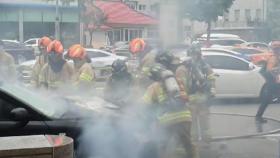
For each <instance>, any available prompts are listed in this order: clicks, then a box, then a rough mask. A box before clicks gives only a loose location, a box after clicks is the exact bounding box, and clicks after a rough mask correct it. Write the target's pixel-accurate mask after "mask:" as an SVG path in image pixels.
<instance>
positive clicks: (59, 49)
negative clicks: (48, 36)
mask: <svg viewBox="0 0 280 158" xmlns="http://www.w3.org/2000/svg"><path fill="white" fill-rule="evenodd" d="M47 53H48V62H47V64H45V65H44V66H43V68H42V70H41V72H40V76H39V83H40V85H41V86H43V87H45V88H47V89H50V90H56V89H59V88H62V86H63V85H66V84H67V83H68V84H71V81H72V77H73V73H74V70H73V67H72V66H71V65H70V64H69V63H67V62H66V61H65V60H64V59H63V46H62V44H61V42H60V41H58V40H54V41H52V42H51V43H50V44H49V45H48V47H47Z"/></svg>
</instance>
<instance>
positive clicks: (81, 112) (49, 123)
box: [0, 83, 119, 147]
mask: <svg viewBox="0 0 280 158" xmlns="http://www.w3.org/2000/svg"><path fill="white" fill-rule="evenodd" d="M46 95H47V94H46ZM118 109H119V108H118V107H117V106H115V105H113V104H111V103H108V102H106V101H104V100H103V99H101V98H98V97H91V98H87V99H84V98H82V97H81V96H68V97H62V98H60V97H59V98H57V97H56V96H54V97H51V96H50V95H48V97H46V96H44V94H41V95H39V94H38V93H34V92H32V91H30V90H28V89H26V88H24V87H23V86H20V85H15V84H13V85H12V84H9V83H1V84H0V136H21V135H37V134H50V135H58V134H61V133H64V134H66V135H67V136H69V137H71V138H73V139H74V140H75V147H77V146H78V144H79V141H78V138H79V136H80V134H81V132H82V130H83V128H84V126H85V122H87V123H91V124H94V122H95V120H97V119H100V118H102V117H106V118H112V120H115V118H116V117H118V112H116V111H118Z"/></svg>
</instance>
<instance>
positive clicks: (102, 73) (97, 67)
mask: <svg viewBox="0 0 280 158" xmlns="http://www.w3.org/2000/svg"><path fill="white" fill-rule="evenodd" d="M86 51H87V54H88V55H89V57H90V58H91V62H92V66H93V68H94V71H95V75H96V77H97V80H104V79H106V78H108V76H109V75H110V74H111V65H112V64H113V62H114V61H115V60H117V59H120V60H127V59H128V58H127V57H124V56H118V55H115V54H112V53H109V52H106V51H104V50H99V49H91V48H87V49H86ZM34 64H35V60H31V61H26V62H24V63H21V64H20V66H19V67H18V71H19V73H20V75H19V76H20V77H21V79H22V80H23V81H24V82H25V83H29V82H30V79H31V73H32V67H33V65H34Z"/></svg>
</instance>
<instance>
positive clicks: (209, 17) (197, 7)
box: [184, 0, 234, 42]
mask: <svg viewBox="0 0 280 158" xmlns="http://www.w3.org/2000/svg"><path fill="white" fill-rule="evenodd" d="M233 1H234V0H187V1H185V5H184V6H185V8H184V13H185V14H188V15H189V16H190V18H191V19H193V20H198V21H203V22H206V23H207V25H208V26H207V42H209V39H210V31H211V23H212V22H213V21H216V20H217V19H218V16H223V14H224V13H225V12H228V9H229V8H230V7H231V5H232V4H233Z"/></svg>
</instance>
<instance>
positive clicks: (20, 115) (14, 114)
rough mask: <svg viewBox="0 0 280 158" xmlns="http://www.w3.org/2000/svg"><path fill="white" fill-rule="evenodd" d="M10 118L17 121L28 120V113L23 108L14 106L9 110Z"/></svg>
mask: <svg viewBox="0 0 280 158" xmlns="http://www.w3.org/2000/svg"><path fill="white" fill-rule="evenodd" d="M10 116H11V119H12V120H14V121H19V122H26V121H28V117H29V113H28V111H27V110H26V109H25V108H15V109H13V110H12V111H11V112H10Z"/></svg>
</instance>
